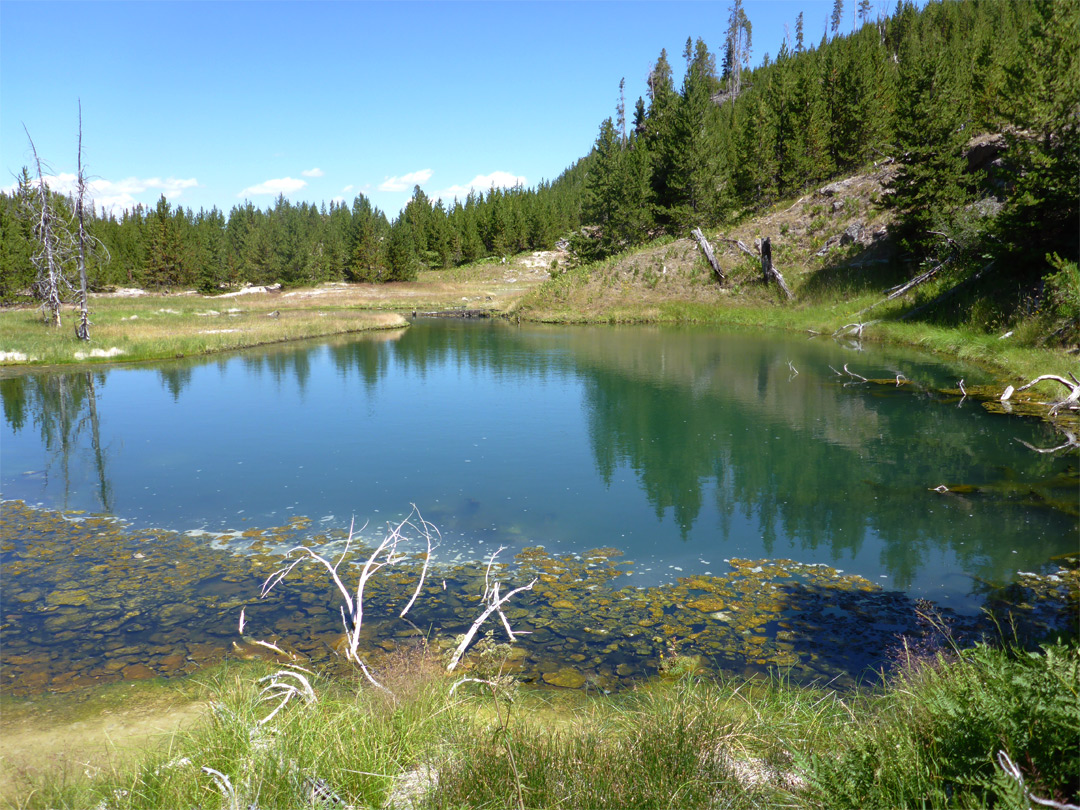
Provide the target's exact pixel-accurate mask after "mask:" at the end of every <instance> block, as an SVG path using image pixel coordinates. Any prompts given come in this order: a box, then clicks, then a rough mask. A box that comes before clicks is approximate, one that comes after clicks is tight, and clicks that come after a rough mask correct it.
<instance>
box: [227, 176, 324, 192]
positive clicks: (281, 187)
mask: <svg viewBox="0 0 1080 810" xmlns="http://www.w3.org/2000/svg"><path fill="white" fill-rule="evenodd" d="M306 185H307V180H297V179H295V178H293V177H281V178H278V179H276V180H266V181H264V182H262V183H258V184H256V185H254V186H248V187H247V188H245V189H244V190H243V191H241V192H240V193H239V194H237V195H236V196H237V197H255V196H257V195H260V194H274V195H277V194H291V193H292V192H294V191H299V190H300V189H302V188H303V187H304V186H306Z"/></svg>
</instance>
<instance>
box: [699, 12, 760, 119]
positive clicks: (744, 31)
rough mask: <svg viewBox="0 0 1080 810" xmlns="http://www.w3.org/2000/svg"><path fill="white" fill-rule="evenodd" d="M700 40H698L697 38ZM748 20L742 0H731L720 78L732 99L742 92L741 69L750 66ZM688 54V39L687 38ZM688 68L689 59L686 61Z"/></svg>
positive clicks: (749, 28) (749, 30) (749, 29)
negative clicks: (725, 84)
mask: <svg viewBox="0 0 1080 810" xmlns="http://www.w3.org/2000/svg"><path fill="white" fill-rule="evenodd" d="M699 41H700V40H699ZM750 43H751V26H750V20H749V19H748V18H747V16H746V11H745V10H744V9H743V4H742V0H733V2H732V4H731V8H729V9H728V27H727V31H726V32H725V34H724V63H723V73H722V75H721V78H722V79H723V80H724V81H725V82H727V87H728V90H729V91H730V92H731V94H732V99H734V98H735V97H736V96H738V95H739V93H740V92H742V74H743V70H747V69H749V67H750ZM686 44H687V54H688V56H689V51H690V41H689V40H687V43H686ZM687 67H688V69H689V60H688V63H687Z"/></svg>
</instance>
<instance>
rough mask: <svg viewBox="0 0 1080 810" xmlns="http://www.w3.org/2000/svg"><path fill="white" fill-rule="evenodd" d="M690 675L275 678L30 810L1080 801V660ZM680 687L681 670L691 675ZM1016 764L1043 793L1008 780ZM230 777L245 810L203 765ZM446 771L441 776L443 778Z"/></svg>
mask: <svg viewBox="0 0 1080 810" xmlns="http://www.w3.org/2000/svg"><path fill="white" fill-rule="evenodd" d="M684 669H685V670H686V671H687V672H688V674H686V675H684V676H682V677H668V678H664V679H661V680H659V681H655V682H651V683H648V684H643V685H641V686H640V687H638V688H637V689H633V690H629V691H627V692H625V693H622V694H616V695H607V696H605V695H582V694H581V693H577V692H568V691H564V692H559V693H553V692H551V691H542V690H528V689H524V688H521V687H516V686H515V685H513V683H512V682H510V681H509V679H506V678H501V677H500V678H498V679H497V680H496V681H495V683H496V684H497V685H496V686H488V685H484V684H479V685H478V684H467V685H466V688H472V690H473V691H472V692H471V693H470V694H466V689H465V688H459V689H457V691H456V692H451V686H452V684H453V682H454V680H455V679H454V677H453V676H447V675H446V674H445V672H443V669H442V666H441V665H440V664H439V663H438V662H437V661H435V660H434V656H428V655H427V654H426V653H424V652H423V651H415V652H413V653H410V654H408V655H404V656H401V657H400V659H399V660H398V661H397V662H396V663H392V665H391V666H386V667H383V669H382V674H383V675H384V676H386V683H387V685H388V686H390V687H391V688H392V689H393V691H394V692H395V694H396V696H397V697H396V698H391V697H389V696H387V695H386V694H385V693H383V692H381V691H379V690H376V689H373V688H372V687H370V686H368V685H366V682H364V681H363V680H362V679H359V678H358V679H356V680H349V681H347V682H344V681H341V680H338V681H327V680H322V679H316V680H315V682H314V686H315V691H316V694H317V700H316V701H315V702H314V703H312V704H309V705H304V704H303V703H302V702H301V701H299V700H298V701H294V703H293V704H291V705H288V706H286V707H285V708H284V709H283V710H282V711H281V712H280V713H279V714H278V715H277V716H276V717H275V718H274V719H273V720H272V721H271V722H270V723H267V724H266V725H265V726H263V727H262V728H259V729H256V725H257V721H258V720H259V719H260V718H264V717H265V716H266V715H267V714H268V713H269V712H270V710H271V709H272V708H273V706H274V705H275V704H274V703H267V702H260V699H259V697H260V696H259V685H258V684H257V682H256V679H257V678H258V677H259V676H261V675H264V674H266V673H267V672H268V671H269V670H268V669H267V668H266V666H265V665H257V666H256V665H252V666H245V667H243V668H240V669H236V668H233V669H229V670H226V671H225V672H224V674H220V675H218V676H216V677H215V678H214V679H213V680H212V681H211V682H209V683H208V684H207V685H206V689H207V690H208V694H209V695H210V696H211V698H212V699H213V707H214V708H213V709H212V710H211V711H210V712H208V714H207V716H206V718H205V720H204V721H203V722H202V723H201V724H199V725H198V726H196V727H193V728H191V729H190V730H188V731H185V732H181V733H179V734H178V735H177V736H176V737H174V738H173V739H172V741H171V743H170V745H169V747H168V750H164V751H159V752H153V753H149V754H147V755H146V756H145V757H144V758H143V759H142V760H140V761H138V762H135V763H133V764H131V765H118V766H117V767H116V768H115V769H114V770H113V771H112V772H111V773H106V774H102V775H100V776H98V777H96V778H92V779H91V778H88V777H84V776H83V775H81V774H74V773H71V772H67V773H63V774H46V775H44V776H40V777H38V778H37V779H36V780H35V784H33V785H30V784H27V785H25V788H26V789H25V790H24V791H22V792H21V795H20V797H18V798H15V799H14V801H12V802H11V806H14V807H27V808H30V807H42V808H44V807H49V808H101V809H102V810H106V809H109V810H113V809H115V810H121V808H166V807H168V808H195V807H198V808H202V809H203V810H212V809H214V808H223V809H224V808H235V807H243V808H248V807H258V808H262V809H263V810H270V809H271V808H323V807H331V806H332V807H338V808H345V807H365V808H367V807H375V808H381V807H394V808H400V809H401V810H404V808H410V810H412V809H413V808H415V810H420V808H432V810H441V809H442V808H465V807H487V808H496V807H497V808H514V807H516V808H607V807H619V808H668V807H679V808H721V807H722V808H751V807H806V808H846V807H851V808H856V807H857V808H976V807H980V808H981V807H990V808H1021V807H1022V808H1028V807H1031V806H1033V805H1032V803H1031V802H1030V801H1029V799H1028V797H1026V796H1025V795H1024V791H1025V790H1026V791H1028V792H1030V793H1031V794H1033V795H1034V796H1036V797H1039V798H1043V799H1052V800H1055V801H1057V802H1069V803H1076V802H1077V799H1078V798H1080V784H1078V778H1077V774H1078V764H1080V695H1078V684H1080V648H1078V647H1077V646H1076V644H1075V642H1070V643H1067V644H1066V643H1060V642H1059V643H1056V644H1052V645H1049V646H1046V647H1044V648H1042V649H1041V650H1039V651H1038V652H1026V651H1022V650H1018V649H1015V648H1008V647H1005V648H1001V647H991V646H986V645H980V646H976V647H974V648H971V649H969V650H965V651H962V652H960V651H954V652H953V653H951V654H950V655H947V656H946V655H940V654H939V655H937V656H936V657H933V658H921V659H912V660H909V661H907V662H905V663H904V665H903V666H902V667H901V669H900V672H899V674H898V675H896V676H895V677H894V678H893V679H892V680H890V681H889V682H888V683H887V684H886V685H885V686H883V687H881V688H880V689H878V690H877V691H876V692H875V693H873V694H867V693H863V692H856V693H847V694H842V693H837V692H835V691H833V690H829V689H824V688H808V687H802V686H795V685H793V684H790V683H788V682H787V681H785V680H783V679H782V678H774V679H772V680H771V681H762V680H743V679H718V680H717V679H712V678H709V677H707V676H702V675H701V674H700V670H699V669H697V668H696V667H689V666H688V667H686V668H684ZM672 671H679V668H675V669H674V670H672ZM999 751H1004V752H1005V753H1006V754H1007V755H1008V757H1009V758H1010V759H1011V760H1012V761H1013V762H1015V763H1016V765H1017V766H1018V768H1019V771H1020V773H1021V774H1022V778H1023V780H1024V785H1023V787H1021V786H1020V785H1019V784H1018V783H1017V782H1016V781H1015V780H1014V779H1012V778H1010V777H1008V776H1007V775H1005V773H1004V772H1003V771H1002V769H1001V768H1000V767H999V766H998V765H997V764H996V763H997V761H998V752H999ZM204 766H205V767H208V768H213V769H214V770H216V771H218V772H220V774H222V775H224V776H225V777H227V778H228V780H229V782H230V784H231V786H232V787H233V788H234V789H235V792H234V794H233V795H232V796H231V797H229V796H226V795H225V794H224V792H223V791H221V790H220V789H219V788H218V787H217V786H216V785H215V779H214V778H213V776H212V775H211V774H209V773H208V772H206V771H204V770H203V767H204ZM429 773H430V774H433V777H428V776H427V775H426V774H429Z"/></svg>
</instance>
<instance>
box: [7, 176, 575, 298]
mask: <svg viewBox="0 0 1080 810" xmlns="http://www.w3.org/2000/svg"><path fill="white" fill-rule="evenodd" d="M583 188H584V175H583V172H582V170H580V169H579V168H578V167H577V166H572V167H571V168H569V169H567V170H566V171H565V172H563V174H562V175H561V176H560V177H559V178H558V179H556V180H555V181H553V182H541V183H540V184H538V185H537V186H536V187H534V188H528V189H526V188H523V187H520V186H518V187H515V188H508V189H504V188H496V187H493V188H491V189H489V190H488V191H487V193H486V194H485V193H484V192H482V191H472V192H470V193H469V195H468V196H467V197H466V198H465V199H464V200H455V201H454V202H453V204H452V205H450V206H449V207H448V206H446V205H445V204H444V203H443V202H442V201H441V200H432V199H430V198H429V197H428V196H427V195H426V194H425V193H424V192H423V190H422V189H420V187H419V186H417V187H415V188H414V189H413V196H412V199H411V200H410V201H409V202H408V204H407V205H406V206H405V208H404V210H403V211H402V212H401V214H400V215H399V216H398V217H397V218H396V219H395V220H394V221H393V222H391V221H390V220H389V219H388V218H387V216H386V214H385V213H384V212H382V211H380V210H379V209H378V208H376V207H375V206H373V205H372V204H371V201H370V200H368V199H367V198H366V197H364V196H363V195H359V196H357V197H356V198H355V199H354V200H353V202H352V204H351V205H347V204H345V203H344V202H331V203H330V204H329V205H326V204H325V203H324V204H323V205H321V206H316V205H314V204H312V203H306V202H302V203H296V204H294V203H291V202H290V201H289V200H287V199H285V197H284V196H279V197H278V199H277V201H276V202H275V203H274V205H273V206H272V207H270V208H267V209H260V208H257V207H256V206H255V205H253V204H252V203H251V202H249V201H245V202H244V203H242V204H238V205H236V206H234V207H233V208H232V210H231V211H229V213H228V215H226V214H224V213H223V212H222V211H220V210H219V209H218V208H216V207H215V208H211V209H210V210H209V211H206V210H200V211H198V212H197V213H196V212H194V211H192V210H191V209H190V208H184V207H183V206H179V205H175V206H174V205H172V204H170V203H169V201H168V200H167V199H166V198H165V196H164V195H162V197H161V198H160V199H159V200H158V202H157V205H155V206H154V207H153V208H144V207H142V206H136V207H135V208H134V209H130V210H126V211H124V212H122V213H121V214H120V215H119V216H116V215H113V214H111V213H108V212H96V211H95V210H94V209H93V207H92V206H90V205H88V206H87V207H86V211H85V215H86V221H87V227H88V228H89V229H90V230H91V231H92V233H93V234H94V236H95V237H96V238H97V239H99V240H100V241H101V243H102V244H103V245H104V247H105V248H106V251H103V252H102V253H103V255H107V256H108V257H109V261H108V262H105V261H100V262H94V261H91V262H90V263H89V266H88V268H87V272H88V276H89V282H90V285H91V287H93V288H104V287H110V286H140V287H146V288H148V289H171V290H178V289H185V288H197V289H201V290H204V291H206V292H213V291H217V290H221V289H224V288H226V287H233V286H237V285H242V284H245V283H248V284H273V283H281V284H284V285H288V286H295V285H301V284H317V283H320V282H324V281H366V282H380V281H404V280H410V279H414V278H416V275H417V273H418V272H419V271H420V270H421V269H424V268H445V267H453V266H455V265H459V264H464V263H468V262H473V261H476V260H478V259H482V258H485V257H489V256H506V255H511V254H514V253H518V252H520V251H523V250H538V249H545V248H551V247H552V246H553V245H554V243H555V240H556V239H558V238H559V237H560V236H561V235H563V234H566V233H568V232H570V231H572V230H573V229H575V228H577V227H580V210H581V202H580V198H581V195H582V193H583ZM32 192H33V183H32V179H31V176H30V174H29V172H28V171H27V170H24V171H23V174H22V176H21V177H20V178H19V182H18V187H17V188H16V190H15V191H14V193H12V194H0V300H12V299H14V298H16V297H18V295H19V294H20V293H21V292H23V291H25V290H26V289H27V288H29V287H30V286H31V284H32V283H33V282H34V268H33V264H32V262H31V261H30V257H31V255H32V253H33V251H34V238H33V224H32V222H31V221H30V220H29V219H28V218H27V217H26V216H25V212H24V211H21V210H20V202H21V201H22V200H24V199H25V198H26V195H28V194H31V193H32ZM50 195H51V202H52V204H53V206H54V207H55V209H56V211H57V216H58V217H59V218H61V219H65V218H71V216H72V214H73V211H74V206H75V203H74V201H73V200H72V199H69V198H68V197H65V196H64V195H61V194H57V193H52V192H50Z"/></svg>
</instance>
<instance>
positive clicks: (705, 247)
mask: <svg viewBox="0 0 1080 810" xmlns="http://www.w3.org/2000/svg"><path fill="white" fill-rule="evenodd" d="M690 235H691V236H693V237H694V239H696V240H697V243H698V247H700V248H701V252H702V253H704V254H705V258H706V259H707V260H708V262H709V266H710V267H712V269H713V272H714V273H716V277H717V278H718V279H720V283H721V284H723V283H724V282H725V281H726V280H727V279H725V278H724V271H723V270H721V269H720V265H719V264H718V263H717V261H716V256H715V255H714V254H713V249H712V245H710V244H709V240H708V239H706V238H705V234H703V233H702V232H701V228H694V229H693V230H692V231H690Z"/></svg>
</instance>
